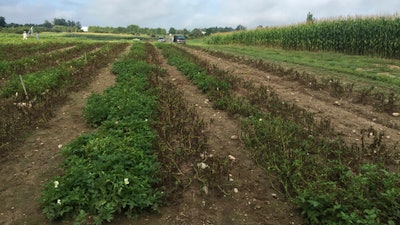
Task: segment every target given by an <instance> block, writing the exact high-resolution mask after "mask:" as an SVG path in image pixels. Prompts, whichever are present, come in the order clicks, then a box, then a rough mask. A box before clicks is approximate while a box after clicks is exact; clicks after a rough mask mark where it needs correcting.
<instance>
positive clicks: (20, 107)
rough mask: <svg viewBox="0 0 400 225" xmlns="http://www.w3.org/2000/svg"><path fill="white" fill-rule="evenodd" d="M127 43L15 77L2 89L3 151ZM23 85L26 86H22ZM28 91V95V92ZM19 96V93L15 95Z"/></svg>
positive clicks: (1, 126) (112, 57)
mask: <svg viewBox="0 0 400 225" xmlns="http://www.w3.org/2000/svg"><path fill="white" fill-rule="evenodd" d="M125 46H126V44H109V45H104V46H103V47H102V48H101V49H99V50H98V51H96V52H91V53H90V54H88V55H87V56H86V58H85V57H84V56H82V57H80V58H76V59H74V60H71V61H68V62H65V63H63V64H61V65H59V66H57V67H51V68H48V69H44V70H41V71H38V72H36V73H32V74H25V75H24V76H23V80H22V81H21V80H20V78H19V77H18V76H14V77H13V78H12V79H11V80H9V81H8V82H5V83H4V84H3V85H2V87H1V89H0V96H1V98H0V114H1V115H4V116H2V117H1V118H0V138H1V140H4V141H3V142H2V146H0V148H1V149H3V148H7V146H8V144H9V142H8V141H12V140H15V139H16V138H17V136H16V134H17V133H18V132H21V131H22V130H24V128H26V127H29V126H32V125H34V124H36V123H38V122H40V121H41V120H45V119H46V118H47V117H48V116H50V115H51V111H52V109H53V107H54V106H55V105H57V102H58V101H61V100H62V99H63V98H64V97H65V94H66V93H68V92H70V91H73V90H75V89H77V88H79V87H81V86H83V85H84V84H85V83H87V81H88V80H90V76H91V74H92V73H93V72H94V71H97V70H98V69H99V68H101V67H103V66H104V65H106V64H107V63H108V62H110V61H112V60H113V59H114V57H115V56H116V55H117V54H118V53H120V52H121V51H122V50H123V49H124V48H125ZM22 84H23V85H22ZM25 91H26V92H25ZM16 93H17V94H16Z"/></svg>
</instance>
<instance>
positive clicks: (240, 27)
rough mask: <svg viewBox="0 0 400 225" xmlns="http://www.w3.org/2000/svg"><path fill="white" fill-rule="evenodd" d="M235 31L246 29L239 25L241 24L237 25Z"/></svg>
mask: <svg viewBox="0 0 400 225" xmlns="http://www.w3.org/2000/svg"><path fill="white" fill-rule="evenodd" d="M236 30H238V31H239V30H246V27H245V26H243V25H241V24H239V25H238V26H237V27H236Z"/></svg>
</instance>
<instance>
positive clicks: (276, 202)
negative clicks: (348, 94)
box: [0, 49, 400, 225]
mask: <svg viewBox="0 0 400 225" xmlns="http://www.w3.org/2000/svg"><path fill="white" fill-rule="evenodd" d="M187 50H188V51H189V52H190V53H192V54H194V55H196V56H198V57H200V58H202V59H204V60H207V61H209V62H210V63H211V64H214V65H215V66H217V67H218V68H221V69H224V70H229V71H231V73H232V74H233V75H236V76H239V77H242V78H244V79H247V80H252V81H253V82H254V83H258V84H264V85H267V86H270V87H271V88H272V89H273V90H274V91H275V92H277V94H278V95H279V97H280V98H281V99H282V100H285V101H288V102H291V103H295V104H296V105H298V106H300V107H302V108H305V109H307V110H309V111H310V112H314V113H316V115H317V116H321V117H328V118H330V119H331V120H332V125H334V128H335V130H336V131H337V132H340V133H342V134H343V136H344V137H345V138H346V140H347V141H348V142H359V138H360V130H361V129H365V128H368V127H370V126H372V127H373V128H375V129H377V130H380V131H384V132H385V141H387V142H388V143H395V142H396V141H399V140H400V131H399V130H396V129H390V128H388V127H386V126H385V125H384V124H387V123H383V122H384V121H386V122H387V121H388V120H393V122H394V123H396V122H397V123H398V122H399V121H398V120H399V119H398V118H395V117H392V116H390V115H388V114H380V113H376V112H374V111H373V110H372V108H371V107H368V106H361V105H354V104H352V103H351V102H350V101H344V100H339V99H335V98H332V97H330V96H329V94H327V93H324V92H322V91H318V92H316V91H313V90H311V89H308V88H306V87H304V86H301V85H299V84H298V83H296V82H291V81H287V80H284V79H282V78H280V77H278V76H274V75H273V74H268V73H265V72H262V71H259V70H257V69H256V68H252V67H249V66H246V65H243V64H238V63H233V62H230V61H227V60H224V59H221V58H217V57H214V56H211V55H209V54H207V53H205V52H203V51H200V50H194V49H187ZM160 58H161V60H162V67H163V68H165V69H166V71H167V73H166V77H164V79H169V80H170V81H171V82H173V83H175V84H176V85H177V87H178V88H179V89H180V90H181V91H182V92H183V95H184V96H183V97H184V98H185V99H186V100H187V101H188V103H189V105H190V106H192V107H195V108H196V110H197V112H198V114H199V116H200V117H201V118H203V119H204V121H206V122H208V121H210V123H209V125H208V127H207V130H206V131H205V132H206V134H207V135H208V142H209V145H210V146H211V149H212V150H213V154H216V155H218V156H221V157H227V158H228V157H230V160H231V161H232V167H231V171H230V174H231V176H230V177H227V178H226V179H227V180H228V179H230V180H231V181H229V184H230V185H229V187H230V190H226V195H224V196H218V195H216V194H215V193H212V192H210V193H209V194H208V195H205V194H204V193H202V192H201V191H200V190H199V189H198V188H197V187H192V188H189V189H187V190H186V192H185V193H184V194H183V196H182V199H180V200H179V202H176V203H175V204H173V205H171V206H168V207H164V208H161V210H160V213H159V214H148V215H147V214H146V215H143V216H141V217H139V218H138V219H137V220H135V221H133V220H128V219H126V218H125V217H123V216H117V217H116V219H115V221H114V222H113V223H112V224H123V225H127V224H150V225H155V224H166V225H167V224H171V225H172V224H177V225H178V224H179V225H181V224H182V225H183V224H249V225H250V224H270V225H278V224H301V223H302V220H301V217H300V215H299V211H298V210H297V209H296V208H295V207H294V206H293V205H292V204H291V203H290V202H288V201H287V200H286V199H285V198H284V197H283V196H282V195H281V194H280V193H279V191H278V190H274V189H273V188H272V185H271V184H272V183H273V182H274V181H275V180H274V178H273V177H269V176H268V175H267V174H266V173H265V172H264V171H263V170H262V169H261V168H259V167H258V166H257V165H256V164H255V163H254V162H253V161H252V160H251V159H250V157H249V156H248V152H247V151H246V149H245V147H244V145H243V143H242V142H241V141H240V139H236V138H232V136H234V135H238V132H239V126H238V121H237V120H235V119H234V118H232V117H229V116H228V115H227V114H226V113H225V112H223V111H218V110H214V109H212V107H211V103H210V102H209V101H208V100H207V97H206V96H205V95H204V94H202V93H201V92H200V91H199V90H197V88H196V87H195V86H193V85H192V84H191V83H190V82H189V81H188V80H187V79H186V78H185V77H184V76H183V75H182V74H181V73H180V72H179V71H177V70H176V68H174V67H171V66H169V65H167V63H166V62H165V60H164V59H162V57H161V55H160ZM114 78H115V77H114V75H112V74H111V73H110V67H108V68H106V69H104V70H102V71H101V73H99V74H98V75H97V76H96V77H95V78H94V79H93V82H92V83H91V85H90V86H88V87H87V88H86V89H85V90H83V91H80V92H77V93H73V94H71V95H70V96H69V100H68V102H66V104H65V105H64V106H62V107H60V108H59V109H58V110H57V112H56V113H55V114H56V116H55V117H54V118H52V119H51V120H50V121H48V122H47V123H46V124H44V125H43V126H41V127H38V128H37V129H36V130H35V131H34V132H32V133H31V134H30V135H29V136H28V137H26V140H25V142H24V143H23V144H21V145H18V146H16V148H15V150H14V151H12V152H10V153H9V154H7V155H5V156H4V157H2V158H1V159H0V199H1V200H2V202H3V204H1V205H0V224H5V225H8V224H55V223H52V222H49V221H47V220H46V219H45V218H44V216H43V215H42V213H41V211H40V209H39V204H38V200H37V199H38V197H39V196H40V193H41V190H42V186H41V185H42V184H43V182H45V181H46V179H48V178H49V177H51V176H53V175H54V174H57V173H58V171H57V170H56V169H55V168H57V165H58V164H59V163H60V161H61V158H60V157H59V156H58V152H59V146H61V145H64V144H66V143H68V142H69V141H71V140H72V139H74V138H75V137H77V136H78V135H80V134H82V133H84V132H90V131H91V129H90V128H88V127H87V126H86V125H85V123H84V121H83V119H82V116H81V115H82V110H83V107H84V105H85V104H86V98H87V97H88V96H89V95H90V93H92V92H98V93H101V92H102V91H103V90H104V89H106V88H107V87H109V86H111V85H113V84H114ZM336 101H340V104H339V105H338V104H335V102H336ZM211 121H212V122H211ZM381 121H383V122H382V123H381ZM232 157H233V158H232ZM63 224H64V223H63Z"/></svg>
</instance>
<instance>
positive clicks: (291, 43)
mask: <svg viewBox="0 0 400 225" xmlns="http://www.w3.org/2000/svg"><path fill="white" fill-rule="evenodd" d="M399 38H400V18H399V17H367V18H362V17H357V18H344V19H337V20H326V21H318V22H315V23H307V24H299V25H292V26H287V27H271V28H265V29H257V30H252V31H242V32H235V33H232V34H218V35H212V36H211V37H210V38H207V40H206V42H207V43H209V44H245V45H260V46H267V47H278V48H283V49H290V50H308V51H335V52H341V53H345V54H357V55H374V56H380V57H386V58H396V59H397V58H400V50H399V49H400V39H399Z"/></svg>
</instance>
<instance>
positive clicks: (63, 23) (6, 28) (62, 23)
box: [0, 16, 246, 38]
mask: <svg viewBox="0 0 400 225" xmlns="http://www.w3.org/2000/svg"><path fill="white" fill-rule="evenodd" d="M31 27H33V29H34V32H44V31H47V32H81V31H82V30H81V29H82V25H81V23H80V22H79V21H72V20H66V19H64V18H54V19H53V21H52V22H50V21H48V20H45V21H44V23H43V24H16V23H6V19H5V18H4V17H3V16H0V32H9V33H22V32H23V31H27V30H29V29H30V28H31ZM235 30H237V31H238V30H246V27H244V26H242V25H238V26H237V27H236V29H234V28H232V27H209V28H195V29H193V30H187V29H175V28H173V27H171V28H170V29H169V30H168V33H167V31H166V29H164V28H147V27H144V28H143V27H140V26H138V25H134V24H132V25H129V26H127V27H100V26H90V27H89V28H88V31H89V32H93V33H116V34H132V35H149V36H152V37H156V36H165V35H168V34H182V35H185V36H186V37H190V38H197V37H201V36H204V35H210V34H214V33H223V32H231V31H235Z"/></svg>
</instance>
